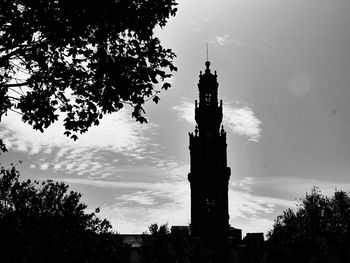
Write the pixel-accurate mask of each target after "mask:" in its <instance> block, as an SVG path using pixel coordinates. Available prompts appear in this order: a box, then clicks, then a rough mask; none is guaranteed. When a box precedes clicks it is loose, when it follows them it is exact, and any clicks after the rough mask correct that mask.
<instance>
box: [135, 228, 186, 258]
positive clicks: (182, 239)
mask: <svg viewBox="0 0 350 263" xmlns="http://www.w3.org/2000/svg"><path fill="white" fill-rule="evenodd" d="M141 255H142V260H143V261H142V262H144V263H148V262H159V263H160V262H167V263H171V262H178V263H187V262H190V261H189V260H190V257H191V243H190V240H189V237H188V236H184V235H183V234H182V233H180V232H175V233H171V232H170V230H169V226H168V224H161V225H158V224H152V225H150V226H149V227H148V231H146V232H145V233H144V235H143V238H142V250H141Z"/></svg>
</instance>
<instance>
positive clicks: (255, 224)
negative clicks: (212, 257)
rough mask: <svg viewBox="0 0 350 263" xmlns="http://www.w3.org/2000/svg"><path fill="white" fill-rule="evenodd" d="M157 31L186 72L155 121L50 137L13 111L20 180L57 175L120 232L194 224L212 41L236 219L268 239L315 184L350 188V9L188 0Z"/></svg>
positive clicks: (7, 158) (121, 119) (9, 121)
mask: <svg viewBox="0 0 350 263" xmlns="http://www.w3.org/2000/svg"><path fill="white" fill-rule="evenodd" d="M178 8H179V10H178V13H177V15H176V17H175V18H172V19H171V20H170V21H169V23H168V24H167V26H166V27H165V28H164V29H163V30H157V31H156V33H157V35H158V36H159V37H160V39H161V40H162V43H163V45H164V46H165V47H167V48H172V49H173V50H174V51H175V53H176V54H177V59H176V61H175V64H176V66H177V67H178V72H176V73H175V75H174V78H173V79H172V84H173V86H172V88H171V89H170V90H169V91H166V92H163V93H162V94H161V101H160V103H159V104H158V105H155V104H153V103H152V102H150V103H149V104H148V105H147V106H146V110H147V117H148V120H149V123H148V124H146V125H140V124H137V123H136V122H135V121H134V120H132V119H131V118H130V112H127V111H126V110H125V111H122V112H120V113H117V114H115V115H111V116H108V117H106V118H105V119H104V120H103V121H102V122H101V125H100V126H99V127H94V128H92V129H91V130H90V132H89V133H87V134H86V135H84V136H81V137H80V140H79V141H77V142H72V141H70V140H69V139H67V138H66V137H65V136H64V135H63V128H61V126H60V125H55V126H53V127H51V128H49V129H48V130H47V131H46V132H45V133H44V134H41V133H39V132H35V131H33V130H32V128H31V127H30V126H28V125H26V124H23V123H21V121H20V118H19V116H17V115H16V114H12V113H10V114H9V115H8V117H7V118H4V120H3V122H2V123H1V125H0V138H5V142H6V143H7V146H8V148H9V152H8V153H6V154H3V155H1V158H2V162H3V163H5V164H6V163H8V162H11V161H12V162H16V161H17V160H22V161H23V163H22V165H19V166H18V168H19V170H20V171H21V174H22V177H23V178H31V179H48V178H50V179H56V180H62V181H65V182H67V183H68V184H69V185H70V186H71V188H72V189H74V190H76V191H79V192H82V193H83V200H84V202H86V203H87V204H88V207H89V209H91V210H94V209H95V208H96V207H100V208H101V213H100V215H101V216H102V217H107V218H108V219H109V220H111V222H112V224H113V227H114V228H115V229H116V230H117V231H118V232H120V233H141V232H143V231H145V230H146V229H147V226H149V225H150V224H152V223H165V222H168V223H169V225H187V224H188V223H190V188H189V183H188V181H187V174H188V172H189V169H190V168H189V150H188V132H192V131H193V130H194V125H195V123H194V100H195V99H198V89H197V83H198V79H199V77H198V75H199V71H200V70H204V69H205V66H204V62H205V61H206V43H209V60H210V61H211V69H212V70H217V74H218V82H219V99H223V101H224V123H223V124H224V126H225V127H226V130H227V132H228V138H227V143H228V148H227V149H228V165H229V166H230V167H231V171H232V175H231V179H230V189H229V199H230V200H229V203H230V224H231V225H232V226H234V227H237V228H241V229H243V231H244V232H245V233H246V232H265V233H266V232H267V231H268V230H269V229H270V228H271V227H272V224H273V220H274V219H275V218H276V216H277V215H279V214H281V213H282V211H283V210H284V209H286V208H288V207H294V208H295V204H296V203H297V202H298V201H299V199H300V198H301V197H303V196H305V193H306V192H307V191H310V190H311V188H312V186H318V187H319V188H320V190H321V191H322V192H323V193H326V194H332V193H333V191H334V190H335V189H342V190H345V191H350V178H349V176H350V103H349V99H350V86H349V84H350V30H349V26H350V2H349V1H347V0H293V1H287V0H264V1H262V0H219V1H209V0H200V1H199V0H181V1H179V6H178Z"/></svg>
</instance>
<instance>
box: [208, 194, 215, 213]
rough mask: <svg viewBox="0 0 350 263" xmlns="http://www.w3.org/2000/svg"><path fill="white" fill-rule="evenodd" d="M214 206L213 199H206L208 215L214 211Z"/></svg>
mask: <svg viewBox="0 0 350 263" xmlns="http://www.w3.org/2000/svg"><path fill="white" fill-rule="evenodd" d="M214 206H215V201H214V199H211V198H207V210H208V213H210V212H212V211H213V210H214Z"/></svg>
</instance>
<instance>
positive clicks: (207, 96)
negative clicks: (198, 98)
mask: <svg viewBox="0 0 350 263" xmlns="http://www.w3.org/2000/svg"><path fill="white" fill-rule="evenodd" d="M204 98H205V104H206V105H210V103H211V94H210V93H206V94H205V97H204Z"/></svg>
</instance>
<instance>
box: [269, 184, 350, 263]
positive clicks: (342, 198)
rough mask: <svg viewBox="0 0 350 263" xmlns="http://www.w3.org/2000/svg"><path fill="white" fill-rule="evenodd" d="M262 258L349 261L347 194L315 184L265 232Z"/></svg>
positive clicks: (348, 208)
mask: <svg viewBox="0 0 350 263" xmlns="http://www.w3.org/2000/svg"><path fill="white" fill-rule="evenodd" d="M267 244H268V250H267V254H266V258H265V262H286V263H288V262H291V263H292V262H300V263H303V262H329V263H330V262H332V263H333V262H342V263H345V262H350V195H349V193H346V192H343V191H335V193H334V195H333V196H332V197H330V198H329V197H326V196H324V195H322V194H321V193H320V191H319V190H317V188H313V189H312V191H311V193H308V194H306V197H305V198H304V199H302V202H301V204H300V205H299V207H298V210H297V211H296V212H294V211H293V210H291V209H288V210H286V211H284V213H283V215H281V216H279V217H278V218H277V219H276V221H275V224H274V226H273V229H272V230H271V231H270V232H269V233H268V242H267Z"/></svg>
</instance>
